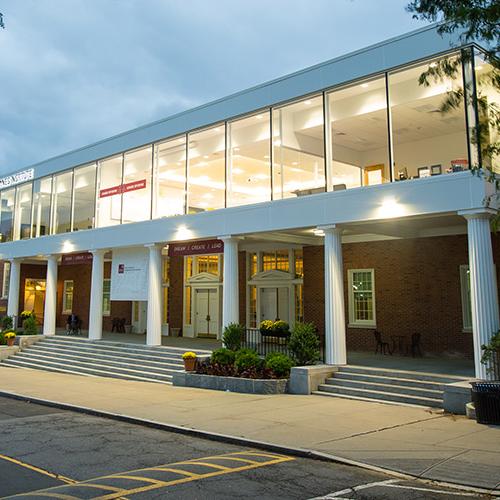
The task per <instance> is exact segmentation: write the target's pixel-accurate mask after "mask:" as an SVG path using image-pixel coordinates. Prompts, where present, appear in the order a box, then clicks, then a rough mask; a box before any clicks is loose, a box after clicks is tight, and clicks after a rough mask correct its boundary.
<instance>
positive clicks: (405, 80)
mask: <svg viewBox="0 0 500 500" xmlns="http://www.w3.org/2000/svg"><path fill="white" fill-rule="evenodd" d="M448 62H449V63H452V64H453V60H452V59H449V60H448ZM436 65H437V63H436V62H430V63H427V64H423V65H421V66H416V67H413V68H410V69H407V70H404V71H400V72H398V73H393V74H390V75H389V96H390V104H391V119H392V143H393V154H394V158H393V161H394V173H395V178H396V179H400V180H403V179H406V178H415V177H427V176H429V175H438V174H440V173H443V174H444V173H446V172H455V171H461V170H464V169H467V168H468V152H467V135H466V126H465V111H464V103H463V99H460V100H459V101H458V102H455V105H454V106H451V107H450V106H447V102H448V99H449V98H450V97H452V92H453V91H459V92H460V91H463V80H462V71H461V69H460V67H458V71H457V72H456V75H455V77H454V78H448V77H443V78H439V79H438V80H436V81H435V80H434V79H432V78H430V79H429V80H428V85H425V84H421V83H420V82H419V78H420V75H422V73H424V72H425V71H427V70H428V69H429V68H433V67H435V66H436Z"/></svg>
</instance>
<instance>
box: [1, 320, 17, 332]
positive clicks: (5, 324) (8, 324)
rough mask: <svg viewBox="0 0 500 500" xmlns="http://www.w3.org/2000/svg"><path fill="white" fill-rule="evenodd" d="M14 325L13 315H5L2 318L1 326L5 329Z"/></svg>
mask: <svg viewBox="0 0 500 500" xmlns="http://www.w3.org/2000/svg"><path fill="white" fill-rule="evenodd" d="M13 326H14V320H13V319H12V316H4V317H3V318H2V319H1V320H0V328H2V331H3V330H9V329H11V328H12V327H13Z"/></svg>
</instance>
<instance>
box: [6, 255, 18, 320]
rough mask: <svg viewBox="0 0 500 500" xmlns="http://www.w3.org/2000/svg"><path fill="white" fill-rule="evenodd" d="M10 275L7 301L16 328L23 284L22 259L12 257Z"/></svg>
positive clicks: (8, 313)
mask: <svg viewBox="0 0 500 500" xmlns="http://www.w3.org/2000/svg"><path fill="white" fill-rule="evenodd" d="M9 262H10V277H9V297H8V301H7V315H8V316H12V318H13V325H14V328H15V327H16V326H17V316H18V314H19V288H20V286H21V283H20V279H21V259H11V260H10V261H9Z"/></svg>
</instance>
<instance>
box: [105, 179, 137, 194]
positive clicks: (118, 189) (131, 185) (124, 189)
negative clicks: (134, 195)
mask: <svg viewBox="0 0 500 500" xmlns="http://www.w3.org/2000/svg"><path fill="white" fill-rule="evenodd" d="M145 187H146V179H141V180H140V181H134V182H127V183H126V184H120V185H119V186H113V187H110V188H106V189H101V190H100V191H99V198H106V197H107V196H114V195H115V194H122V193H128V192H130V191H137V190H138V189H144V188H145Z"/></svg>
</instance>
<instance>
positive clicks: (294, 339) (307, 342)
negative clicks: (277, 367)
mask: <svg viewBox="0 0 500 500" xmlns="http://www.w3.org/2000/svg"><path fill="white" fill-rule="evenodd" d="M288 348H289V349H290V351H291V352H292V354H293V357H294V359H295V361H296V363H297V365H299V366H304V365H313V364H314V363H316V361H318V360H319V338H318V336H317V335H316V328H315V326H314V324H313V323H296V324H295V327H294V329H293V332H292V335H291V336H290V340H289V341H288Z"/></svg>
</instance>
